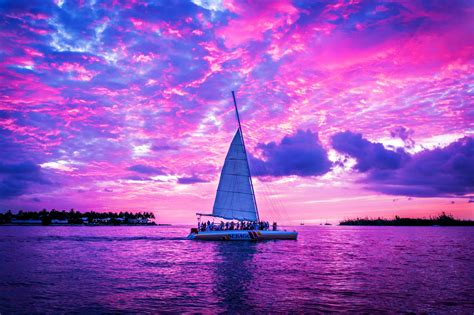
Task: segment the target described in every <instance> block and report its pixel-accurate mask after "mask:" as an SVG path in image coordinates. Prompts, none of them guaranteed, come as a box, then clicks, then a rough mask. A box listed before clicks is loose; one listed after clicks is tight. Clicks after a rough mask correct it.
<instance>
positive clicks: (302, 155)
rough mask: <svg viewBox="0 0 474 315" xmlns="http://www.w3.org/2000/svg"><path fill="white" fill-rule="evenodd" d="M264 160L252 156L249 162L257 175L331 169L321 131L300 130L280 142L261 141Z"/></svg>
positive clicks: (316, 172)
mask: <svg viewBox="0 0 474 315" xmlns="http://www.w3.org/2000/svg"><path fill="white" fill-rule="evenodd" d="M257 149H259V150H261V153H262V159H260V158H257V157H254V156H252V155H251V156H250V164H251V166H252V168H253V173H254V174H255V175H256V176H288V175H298V176H316V175H323V174H325V173H327V172H329V170H330V169H331V166H332V164H331V162H330V161H329V159H328V155H327V152H326V150H325V149H324V148H323V147H322V145H321V143H320V142H319V139H318V134H317V133H313V132H311V131H310V130H307V131H303V130H298V131H297V132H296V134H294V135H291V136H285V137H284V138H283V139H282V140H281V142H280V143H278V144H277V143H275V142H270V143H268V144H263V143H259V144H258V145H257Z"/></svg>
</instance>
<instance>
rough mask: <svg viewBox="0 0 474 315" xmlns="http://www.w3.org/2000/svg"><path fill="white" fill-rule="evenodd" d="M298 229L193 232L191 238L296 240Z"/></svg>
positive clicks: (211, 239) (214, 239) (210, 239)
mask: <svg viewBox="0 0 474 315" xmlns="http://www.w3.org/2000/svg"><path fill="white" fill-rule="evenodd" d="M297 237H298V232H296V231H261V230H226V231H204V232H201V231H200V232H197V233H196V232H191V233H190V234H189V235H188V239H190V240H202V241H265V240H296V238H297Z"/></svg>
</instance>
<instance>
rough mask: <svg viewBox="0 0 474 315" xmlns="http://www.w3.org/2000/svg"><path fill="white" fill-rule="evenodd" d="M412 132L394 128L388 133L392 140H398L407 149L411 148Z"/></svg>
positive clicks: (412, 143)
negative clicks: (400, 140)
mask: <svg viewBox="0 0 474 315" xmlns="http://www.w3.org/2000/svg"><path fill="white" fill-rule="evenodd" d="M413 133H414V131H413V130H411V129H408V128H405V127H403V126H399V127H396V128H394V129H392V130H391V131H390V136H392V138H400V139H402V140H403V143H405V146H406V147H408V148H413V146H414V145H415V141H414V140H413V139H412V136H413Z"/></svg>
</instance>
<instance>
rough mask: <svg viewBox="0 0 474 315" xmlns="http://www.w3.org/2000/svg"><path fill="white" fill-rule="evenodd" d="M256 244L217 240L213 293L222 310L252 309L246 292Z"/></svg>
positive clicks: (241, 310) (248, 289)
mask: <svg viewBox="0 0 474 315" xmlns="http://www.w3.org/2000/svg"><path fill="white" fill-rule="evenodd" d="M256 252H257V244H255V243H248V242H242V243H241V242H230V243H218V244H217V246H216V259H217V261H216V265H215V266H216V268H215V280H216V281H215V289H214V294H215V296H217V297H218V298H219V302H218V304H219V306H220V307H221V308H222V311H224V312H230V313H235V312H246V311H247V312H248V311H251V310H252V305H251V300H252V298H251V297H250V296H249V294H251V292H252V291H253V290H251V286H252V283H253V282H254V277H255V273H256V272H257V269H256V268H255V264H254V255H255V253H256Z"/></svg>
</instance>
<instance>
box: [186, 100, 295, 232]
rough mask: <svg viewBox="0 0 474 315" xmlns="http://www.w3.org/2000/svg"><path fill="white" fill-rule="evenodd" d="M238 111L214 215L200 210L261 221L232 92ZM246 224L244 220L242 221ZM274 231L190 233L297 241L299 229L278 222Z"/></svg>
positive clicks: (216, 216)
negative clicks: (282, 227) (283, 226)
mask: <svg viewBox="0 0 474 315" xmlns="http://www.w3.org/2000/svg"><path fill="white" fill-rule="evenodd" d="M232 97H233V100H234V107H235V113H236V116H237V122H238V124H239V128H238V129H237V131H236V133H235V135H234V138H233V140H232V142H231V144H230V148H229V151H228V152H227V156H226V158H225V162H224V166H223V168H222V171H221V176H220V179H219V186H218V187H217V193H216V199H215V200H214V207H213V209H212V213H211V214H203V213H196V215H198V216H199V218H198V219H200V218H201V216H210V217H215V218H222V219H226V220H236V221H240V222H244V221H247V222H257V224H256V225H258V222H260V218H259V215H258V207H257V200H256V199H255V191H254V188H253V183H252V175H251V173H250V167H249V162H248V158H247V150H246V149H245V142H244V137H243V134H242V126H241V125H240V117H239V111H238V109H237V102H236V99H235V94H234V91H232ZM240 225H242V223H241V224H240ZM270 228H271V229H272V230H265V229H264V230H262V229H251V230H240V229H226V230H205V231H199V230H198V229H197V228H192V229H191V233H190V234H189V235H188V239H190V240H207V241H260V240H296V238H297V236H298V232H296V231H286V230H278V229H277V226H276V224H275V225H273V228H272V227H270Z"/></svg>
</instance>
